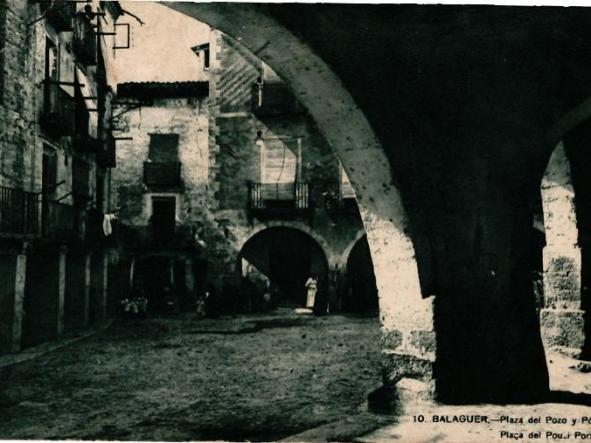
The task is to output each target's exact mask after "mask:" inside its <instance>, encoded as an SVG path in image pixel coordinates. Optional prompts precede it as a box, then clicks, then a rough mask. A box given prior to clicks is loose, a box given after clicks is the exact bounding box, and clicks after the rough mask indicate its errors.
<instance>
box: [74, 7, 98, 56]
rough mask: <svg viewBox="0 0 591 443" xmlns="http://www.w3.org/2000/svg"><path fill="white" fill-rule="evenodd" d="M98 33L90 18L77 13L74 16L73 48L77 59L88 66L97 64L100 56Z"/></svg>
mask: <svg viewBox="0 0 591 443" xmlns="http://www.w3.org/2000/svg"><path fill="white" fill-rule="evenodd" d="M97 48H98V45H97V35H96V33H95V31H94V29H93V26H92V23H91V22H90V20H89V18H88V17H87V16H86V15H84V14H82V13H78V14H76V17H75V18H74V40H73V49H74V53H75V54H76V59H77V60H78V61H79V62H81V63H82V64H84V65H86V66H95V65H96V64H97V58H98V50H97Z"/></svg>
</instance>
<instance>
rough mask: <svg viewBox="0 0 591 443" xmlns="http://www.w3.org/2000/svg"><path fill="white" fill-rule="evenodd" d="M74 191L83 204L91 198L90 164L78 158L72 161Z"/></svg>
mask: <svg viewBox="0 0 591 443" xmlns="http://www.w3.org/2000/svg"><path fill="white" fill-rule="evenodd" d="M72 193H73V194H74V198H76V199H80V200H81V201H80V203H82V204H86V203H88V200H89V199H90V165H89V164H88V163H86V162H85V161H84V160H80V159H77V158H75V159H74V161H73V162H72Z"/></svg>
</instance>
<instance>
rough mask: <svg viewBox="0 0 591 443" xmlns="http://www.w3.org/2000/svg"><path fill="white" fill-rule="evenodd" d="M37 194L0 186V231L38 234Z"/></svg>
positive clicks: (27, 234) (13, 233)
mask: <svg viewBox="0 0 591 443" xmlns="http://www.w3.org/2000/svg"><path fill="white" fill-rule="evenodd" d="M38 199H39V196H38V194H36V193H34V192H25V191H21V190H20V189H13V188H9V187H6V186H0V233H2V234H10V235H17V236H19V235H23V236H24V235H26V236H36V235H39V204H38Z"/></svg>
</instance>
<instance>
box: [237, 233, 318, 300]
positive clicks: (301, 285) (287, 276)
mask: <svg viewBox="0 0 591 443" xmlns="http://www.w3.org/2000/svg"><path fill="white" fill-rule="evenodd" d="M237 270H238V273H239V274H240V275H241V276H242V277H246V278H248V279H249V280H250V281H251V282H252V283H254V284H255V286H256V288H257V292H259V293H261V292H264V291H266V290H267V289H268V290H269V291H270V294H271V298H272V300H273V304H274V305H275V306H278V305H279V306H294V307H297V306H305V302H306V288H305V283H306V280H307V279H308V278H309V277H310V276H312V275H314V276H316V277H317V279H318V295H317V297H316V306H319V305H321V304H323V303H325V301H326V298H327V297H326V294H327V279H328V261H327V259H326V254H325V253H324V251H323V250H322V248H321V247H320V245H319V244H318V243H317V242H316V240H314V239H313V238H312V237H310V236H309V235H308V234H306V233H304V232H302V231H300V230H298V229H294V228H288V227H272V228H267V229H265V230H263V231H260V232H258V233H257V234H255V235H254V236H253V237H251V238H250V239H249V240H248V241H247V242H246V243H245V244H244V246H243V247H242V250H241V251H240V253H239V255H238V262H237ZM266 286H268V288H266Z"/></svg>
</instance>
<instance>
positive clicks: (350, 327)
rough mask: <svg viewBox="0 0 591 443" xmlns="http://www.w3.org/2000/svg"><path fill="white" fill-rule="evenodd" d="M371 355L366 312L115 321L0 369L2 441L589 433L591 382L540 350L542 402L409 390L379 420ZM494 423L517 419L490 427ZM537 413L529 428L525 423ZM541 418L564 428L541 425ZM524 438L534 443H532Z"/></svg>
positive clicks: (480, 438) (427, 438)
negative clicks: (438, 397)
mask: <svg viewBox="0 0 591 443" xmlns="http://www.w3.org/2000/svg"><path fill="white" fill-rule="evenodd" d="M379 350H380V336H379V329H378V324H377V319H375V318H368V317H355V316H343V315H334V316H329V317H314V316H311V315H298V314H296V313H294V312H293V311H292V310H287V309H284V310H279V311H277V312H275V313H273V314H268V315H248V316H247V315H243V316H237V317H220V318H217V319H204V320H197V319H195V318H193V317H192V316H191V315H183V316H178V317H170V318H157V319H147V320H116V321H115V322H114V323H113V324H112V325H111V326H110V327H109V328H107V329H105V330H102V331H100V332H98V333H96V334H95V335H93V336H91V337H88V338H85V339H82V340H79V341H77V342H74V343H70V344H68V345H66V346H64V347H61V348H59V349H56V350H54V351H51V352H48V353H45V354H42V355H40V356H39V357H37V358H34V359H31V360H28V361H25V362H20V363H17V364H13V365H10V366H4V367H3V368H2V369H0V371H1V373H0V416H2V420H1V421H0V439H89V440H95V439H97V440H167V441H178V440H232V441H236V440H254V441H271V440H279V439H283V438H289V439H291V440H295V441H327V440H328V441H351V440H355V441H361V442H367V443H377V442H383V441H393V440H394V441H405V442H407V441H408V442H432V441H438V442H439V441H445V442H453V443H455V442H488V441H584V440H585V438H583V437H582V435H584V434H585V433H589V437H590V438H591V373H589V372H588V371H589V366H587V367H586V368H585V367H583V368H581V367H580V362H577V361H576V360H574V359H572V358H569V357H566V356H564V355H561V354H558V353H555V352H549V353H548V356H547V358H548V366H549V368H550V372H551V382H552V389H553V391H555V395H554V397H553V399H552V400H551V401H549V402H548V403H543V404H537V405H503V406H498V405H470V406H443V405H437V404H434V403H432V402H421V401H419V400H416V399H414V400H413V399H412V396H413V392H412V389H413V386H412V384H411V385H407V388H410V391H411V392H410V394H409V395H410V398H411V400H410V401H408V402H407V404H406V405H405V407H404V409H401V410H399V411H398V414H396V415H378V414H372V413H369V412H367V406H366V402H365V400H366V396H367V394H368V393H369V392H371V391H373V390H374V389H376V388H377V387H379V386H380V385H381V376H380V364H379ZM17 355H18V354H17ZM0 363H1V362H0ZM0 366H1V365H0ZM577 366H579V367H578V368H577ZM407 398H408V397H407ZM419 415H422V416H424V421H423V422H417V418H416V417H418V416H419ZM435 415H438V416H447V417H452V418H453V417H454V416H456V417H459V416H464V415H481V416H487V417H489V422H488V423H479V424H474V425H466V424H462V423H444V422H441V421H440V422H436V421H435V420H434V419H433V416H435ZM503 416H506V417H510V419H508V420H515V421H517V420H518V419H519V418H521V419H523V420H524V423H523V424H521V423H512V422H509V421H499V420H500V418H501V417H503ZM535 417H539V418H540V423H527V421H528V419H530V418H535ZM547 417H553V418H556V419H562V418H564V419H566V420H567V423H566V424H564V423H555V422H551V423H547ZM583 417H588V419H589V420H590V421H589V422H584V421H583ZM572 419H576V420H577V422H576V423H575V424H573V423H572ZM502 432H505V434H503V433H502ZM532 432H534V433H535V432H539V433H540V434H539V438H529V435H530V433H532ZM576 432H579V434H578V435H579V437H577V436H576V434H575V433H576ZM546 433H550V434H546ZM569 433H570V434H569ZM520 435H521V438H517V439H516V437H518V436H520ZM561 436H562V438H561ZM587 440H588V439H587Z"/></svg>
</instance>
